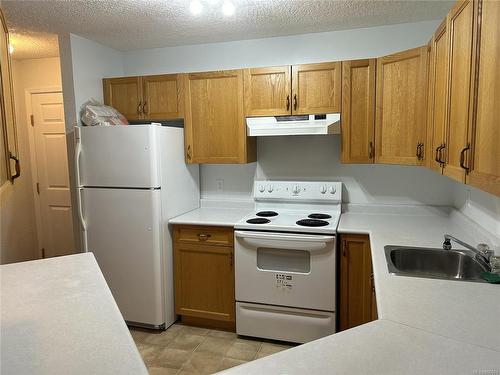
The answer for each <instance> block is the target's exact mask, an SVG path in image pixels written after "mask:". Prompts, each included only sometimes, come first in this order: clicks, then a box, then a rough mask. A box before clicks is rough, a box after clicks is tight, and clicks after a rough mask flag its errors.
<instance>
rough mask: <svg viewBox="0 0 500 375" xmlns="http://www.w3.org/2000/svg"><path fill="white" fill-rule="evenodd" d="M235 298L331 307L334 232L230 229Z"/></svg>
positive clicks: (244, 300) (314, 307)
mask: <svg viewBox="0 0 500 375" xmlns="http://www.w3.org/2000/svg"><path fill="white" fill-rule="evenodd" d="M235 275H236V277H235V280H236V300H237V301H239V302H253V303H261V304H269V305H279V306H288V307H297V308H304V309H314V310H323V311H334V310H335V236H331V235H328V236H327V235H309V234H293V233H273V232H252V231H235Z"/></svg>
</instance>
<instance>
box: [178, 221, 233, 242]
mask: <svg viewBox="0 0 500 375" xmlns="http://www.w3.org/2000/svg"><path fill="white" fill-rule="evenodd" d="M175 240H176V241H178V242H185V243H186V242H187V243H198V244H206V245H218V246H221V245H222V246H224V245H226V246H233V229H232V228H226V227H209V226H197V225H196V226H194V225H193V226H184V225H182V226H176V227H175Z"/></svg>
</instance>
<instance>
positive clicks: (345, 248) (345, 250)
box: [342, 241, 347, 257]
mask: <svg viewBox="0 0 500 375" xmlns="http://www.w3.org/2000/svg"><path fill="white" fill-rule="evenodd" d="M342 256H344V257H346V256H347V241H344V242H343V246H342Z"/></svg>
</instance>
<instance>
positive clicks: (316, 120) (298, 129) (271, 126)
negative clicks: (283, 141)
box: [247, 113, 340, 137]
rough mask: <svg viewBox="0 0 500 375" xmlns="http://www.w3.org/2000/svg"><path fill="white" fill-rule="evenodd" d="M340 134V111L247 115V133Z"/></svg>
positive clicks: (253, 134) (255, 134) (250, 134)
mask: <svg viewBox="0 0 500 375" xmlns="http://www.w3.org/2000/svg"><path fill="white" fill-rule="evenodd" d="M321 134H340V113H328V114H324V115H303V116H275V117H247V135H248V136H250V137H268V136H278V135H321Z"/></svg>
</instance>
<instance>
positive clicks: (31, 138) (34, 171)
mask: <svg viewBox="0 0 500 375" xmlns="http://www.w3.org/2000/svg"><path fill="white" fill-rule="evenodd" d="M57 93H61V95H63V101H64V94H63V91H62V87H61V86H51V87H45V88H36V89H25V90H24V103H25V109H26V125H27V127H28V145H29V152H30V161H29V163H30V171H31V188H32V191H33V202H34V205H35V225H36V246H37V250H36V252H35V255H36V256H37V257H38V258H39V259H41V258H43V255H44V254H43V252H42V246H41V239H42V214H41V212H40V196H39V195H38V192H37V188H36V184H37V182H38V167H37V165H36V146H35V131H34V126H32V125H31V115H32V114H33V107H32V104H31V98H32V96H33V95H34V94H57ZM65 133H66V131H65ZM66 157H67V155H66ZM71 210H73V207H71Z"/></svg>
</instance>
